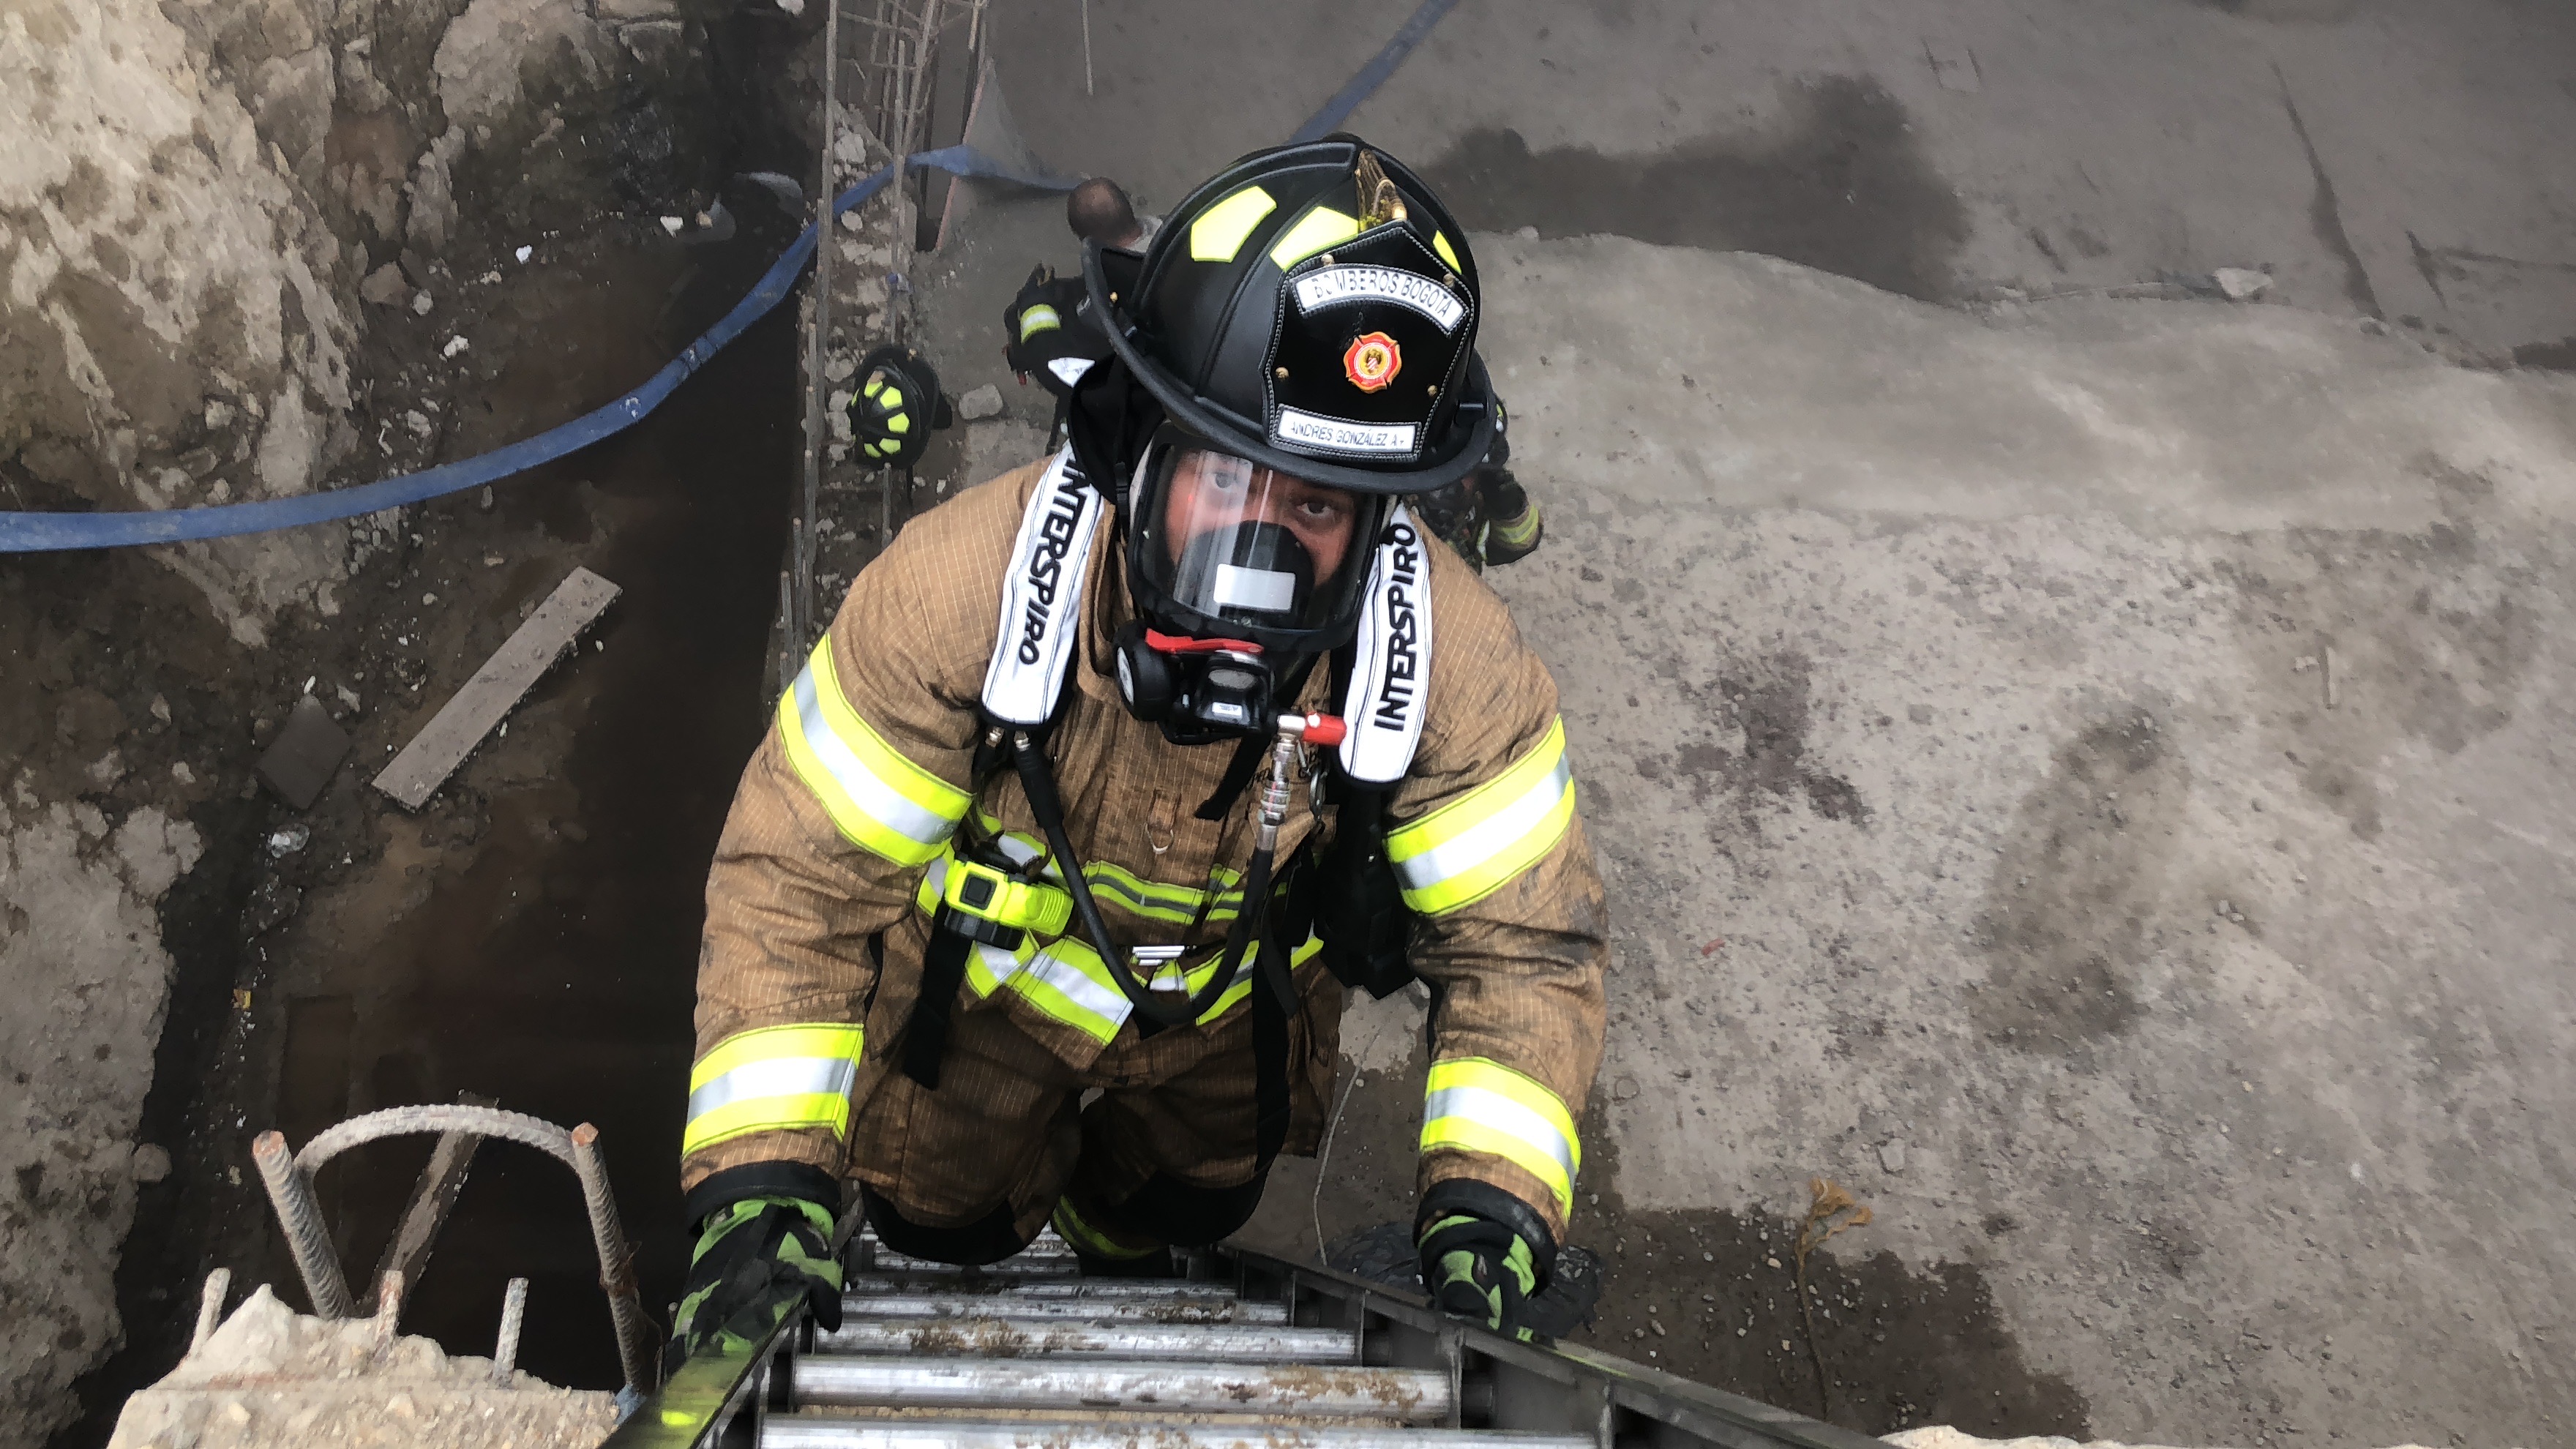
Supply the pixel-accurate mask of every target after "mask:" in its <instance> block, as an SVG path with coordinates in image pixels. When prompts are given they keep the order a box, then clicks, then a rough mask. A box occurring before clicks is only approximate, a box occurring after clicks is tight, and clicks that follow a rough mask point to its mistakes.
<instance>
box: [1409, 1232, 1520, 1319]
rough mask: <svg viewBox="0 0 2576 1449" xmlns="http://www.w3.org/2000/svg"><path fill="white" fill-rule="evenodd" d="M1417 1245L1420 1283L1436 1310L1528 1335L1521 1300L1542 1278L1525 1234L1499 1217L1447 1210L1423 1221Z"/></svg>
mask: <svg viewBox="0 0 2576 1449" xmlns="http://www.w3.org/2000/svg"><path fill="white" fill-rule="evenodd" d="M1420 1245H1421V1252H1422V1283H1423V1286H1424V1287H1426V1288H1428V1289H1430V1290H1431V1301H1432V1302H1433V1303H1434V1304H1436V1305H1437V1306H1438V1307H1439V1309H1440V1311H1441V1312H1443V1313H1454V1314H1456V1315H1458V1316H1459V1317H1461V1318H1464V1319H1468V1320H1470V1321H1473V1322H1477V1323H1481V1324H1483V1325H1485V1326H1486V1327H1487V1328H1490V1329H1492V1330H1494V1331H1495V1332H1497V1333H1508V1334H1512V1335H1513V1336H1515V1337H1519V1338H1527V1337H1529V1336H1530V1332H1529V1329H1528V1328H1526V1327H1524V1326H1523V1325H1522V1322H1521V1306H1522V1305H1523V1304H1524V1303H1526V1302H1527V1301H1528V1300H1530V1299H1532V1298H1534V1297H1536V1296H1538V1291H1539V1287H1540V1284H1541V1282H1542V1279H1541V1277H1540V1274H1539V1267H1538V1259H1537V1256H1536V1255H1535V1254H1533V1253H1532V1252H1531V1251H1530V1245H1529V1240H1528V1239H1526V1238H1523V1237H1522V1236H1521V1235H1520V1234H1518V1233H1516V1232H1513V1231H1512V1230H1511V1229H1510V1228H1507V1227H1505V1226H1503V1225H1502V1224H1501V1223H1498V1222H1494V1221H1491V1220H1489V1219H1486V1218H1480V1217H1477V1216H1475V1215H1473V1214H1471V1213H1451V1214H1449V1215H1448V1216H1446V1217H1441V1218H1436V1219H1434V1220H1433V1221H1431V1222H1429V1223H1427V1224H1425V1225H1424V1226H1423V1228H1422V1236H1421V1238H1420Z"/></svg>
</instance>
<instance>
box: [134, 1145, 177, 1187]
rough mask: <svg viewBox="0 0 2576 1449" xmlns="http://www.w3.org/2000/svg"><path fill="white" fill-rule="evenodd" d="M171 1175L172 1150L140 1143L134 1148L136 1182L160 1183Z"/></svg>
mask: <svg viewBox="0 0 2576 1449" xmlns="http://www.w3.org/2000/svg"><path fill="white" fill-rule="evenodd" d="M169 1175H170V1149H168V1148H166V1147H156V1146H154V1145H152V1144H151V1143H149V1142H139V1143H136V1144H135V1147H134V1180H135V1181H136V1182H159V1181H161V1180H162V1179H164V1178H166V1177H168V1176H169Z"/></svg>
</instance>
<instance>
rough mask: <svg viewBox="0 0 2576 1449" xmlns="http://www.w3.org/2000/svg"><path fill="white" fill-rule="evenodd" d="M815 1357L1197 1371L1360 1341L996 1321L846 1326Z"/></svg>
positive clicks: (1282, 1359) (1334, 1334)
mask: <svg viewBox="0 0 2576 1449" xmlns="http://www.w3.org/2000/svg"><path fill="white" fill-rule="evenodd" d="M814 1346H815V1349H816V1350H817V1351H818V1352H821V1353H863V1354H920V1355H923V1356H926V1357H941V1358H958V1357H968V1356H972V1357H983V1358H1035V1357H1056V1358H1132V1359H1147V1358H1152V1359H1196V1360H1198V1361H1200V1362H1203V1363H1312V1364H1346V1363H1352V1362H1355V1361H1357V1359H1358V1358H1359V1335H1358V1334H1355V1333H1353V1332H1351V1331H1350V1330H1348V1329H1342V1328H1288V1327H1285V1326H1275V1325H1268V1324H1248V1323H1160V1322H1143V1323H1081V1322H1070V1321H1068V1322H1058V1323H1031V1322H1028V1321H1026V1320H1022V1321H1020V1322H1016V1323H1014V1322H1011V1321H1008V1320H1004V1319H1000V1318H990V1317H987V1318H967V1317H957V1316H951V1317H945V1318H942V1317H920V1318H880V1317H875V1316H870V1317H867V1318H851V1319H848V1320H845V1321H844V1322H843V1323H842V1326H841V1327H840V1328H838V1329H836V1330H834V1331H832V1332H829V1333H824V1334H821V1335H819V1336H818V1337H817V1338H816V1340H815V1345H814Z"/></svg>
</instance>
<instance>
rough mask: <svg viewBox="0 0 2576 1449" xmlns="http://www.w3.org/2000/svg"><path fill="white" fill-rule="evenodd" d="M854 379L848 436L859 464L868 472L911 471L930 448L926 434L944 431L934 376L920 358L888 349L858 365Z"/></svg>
mask: <svg viewBox="0 0 2576 1449" xmlns="http://www.w3.org/2000/svg"><path fill="white" fill-rule="evenodd" d="M857 377H858V386H857V387H856V388H854V389H853V390H852V391H851V393H850V431H851V432H852V434H854V435H855V440H856V442H857V444H858V450H859V454H858V455H859V460H860V461H861V462H863V463H866V464H867V465H869V466H871V467H881V468H909V467H911V466H912V465H913V464H914V463H915V462H916V461H918V460H919V459H920V457H921V450H922V449H924V448H926V447H929V446H930V431H931V429H933V428H940V427H946V426H947V425H948V419H947V417H946V416H945V415H944V414H945V410H946V406H947V405H946V404H945V403H943V402H942V401H941V400H940V396H939V374H938V373H936V372H933V371H932V370H931V367H930V361H929V359H927V358H925V357H923V356H922V355H921V354H920V353H918V352H916V351H914V350H913V349H911V348H909V347H900V346H897V345H895V344H893V343H888V344H887V345H885V346H883V347H879V348H877V349H875V350H874V351H872V352H870V353H869V354H868V355H867V356H865V357H863V358H860V359H859V370H858V373H857Z"/></svg>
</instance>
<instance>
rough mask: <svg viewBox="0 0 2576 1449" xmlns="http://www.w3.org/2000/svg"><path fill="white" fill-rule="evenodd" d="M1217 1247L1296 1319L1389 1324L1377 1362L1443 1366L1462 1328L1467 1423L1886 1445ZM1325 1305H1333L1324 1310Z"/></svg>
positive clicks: (1628, 1439)
mask: <svg viewBox="0 0 2576 1449" xmlns="http://www.w3.org/2000/svg"><path fill="white" fill-rule="evenodd" d="M1220 1251H1221V1252H1223V1253H1226V1254H1228V1255H1230V1256H1232V1257H1234V1258H1235V1259H1236V1260H1237V1262H1238V1263H1239V1264H1240V1265H1241V1272H1242V1277H1243V1284H1244V1288H1243V1293H1244V1296H1245V1297H1246V1298H1254V1297H1259V1296H1278V1297H1285V1298H1288V1299H1289V1300H1290V1301H1291V1302H1292V1304H1293V1305H1294V1308H1293V1311H1292V1317H1293V1320H1294V1321H1296V1322H1300V1323H1306V1322H1313V1323H1321V1324H1336V1325H1340V1324H1342V1323H1343V1319H1342V1317H1341V1312H1342V1306H1343V1305H1346V1306H1347V1308H1348V1310H1349V1311H1351V1312H1365V1313H1368V1314H1369V1315H1371V1316H1372V1317H1374V1318H1376V1319H1377V1320H1378V1321H1379V1322H1380V1323H1382V1324H1384V1325H1385V1326H1384V1327H1383V1328H1377V1327H1372V1328H1371V1330H1370V1331H1369V1333H1368V1335H1367V1337H1368V1340H1369V1346H1370V1357H1371V1358H1372V1359H1374V1358H1377V1357H1378V1356H1379V1353H1380V1351H1381V1350H1380V1344H1381V1343H1382V1342H1383V1343H1385V1344H1386V1345H1387V1346H1388V1351H1389V1357H1388V1360H1387V1361H1388V1362H1389V1363H1390V1364H1391V1365H1396V1366H1405V1367H1421V1368H1438V1367H1441V1366H1443V1364H1444V1363H1445V1359H1443V1358H1442V1357H1440V1356H1439V1352H1440V1349H1439V1346H1440V1344H1441V1343H1442V1341H1443V1339H1444V1338H1445V1337H1446V1336H1447V1335H1448V1334H1451V1333H1455V1334H1458V1335H1459V1339H1458V1341H1459V1343H1460V1345H1461V1350H1462V1353H1463V1357H1464V1363H1463V1368H1464V1371H1465V1377H1466V1379H1467V1381H1468V1382H1467V1385H1466V1386H1465V1392H1464V1393H1463V1394H1462V1396H1461V1400H1460V1401H1461V1402H1462V1403H1464V1404H1466V1405H1468V1406H1469V1407H1471V1408H1474V1409H1479V1410H1484V1411H1485V1413H1486V1414H1489V1415H1490V1417H1489V1418H1485V1421H1484V1422H1475V1420H1474V1418H1471V1421H1470V1427H1474V1428H1490V1429H1507V1430H1537V1431H1541V1432H1547V1433H1557V1434H1563V1433H1568V1432H1573V1433H1591V1434H1595V1435H1596V1437H1598V1438H1600V1439H1602V1440H1603V1441H1604V1442H1602V1443H1601V1445H1600V1449H1886V1446H1885V1445H1884V1444H1883V1443H1881V1441H1879V1440H1877V1439H1875V1438H1872V1437H1870V1436H1869V1435H1867V1434H1863V1433H1861V1432H1859V1431H1858V1430H1855V1429H1845V1428H1841V1427H1838V1426H1836V1425H1833V1424H1828V1423H1825V1422H1823V1421H1821V1420H1818V1419H1810V1418H1808V1417H1806V1416H1805V1415H1803V1414H1797V1413H1793V1412H1791V1411H1789V1410H1787V1409H1782V1408H1777V1407H1775V1406H1773V1405H1770V1404H1765V1403H1763V1402H1761V1401H1760V1400H1758V1399H1751V1398H1747V1397H1745V1396H1743V1395H1741V1394H1731V1393H1728V1392H1726V1391H1725V1390H1723V1389H1715V1388H1711V1387H1709V1386H1708V1385H1706V1384H1699V1383H1693V1382H1691V1381H1690V1380H1688V1379H1684V1378H1680V1377H1677V1376H1675V1375H1672V1374H1668V1373H1665V1372H1663V1371H1662V1370H1660V1369H1656V1368H1650V1367H1648V1366H1647V1365H1644V1364H1640V1363H1636V1362H1633V1361H1631V1360H1628V1359H1624V1358H1620V1357H1618V1356H1617V1355H1615V1354H1607V1353H1602V1352H1600V1351H1598V1350H1596V1349H1591V1348H1586V1347H1583V1346H1581V1345H1578V1344H1566V1343H1559V1344H1539V1343H1522V1342H1518V1341H1516V1340H1513V1339H1509V1338H1505V1337H1503V1336H1502V1335H1501V1334H1498V1333H1492V1332H1489V1331H1487V1330H1485V1329H1483V1328H1479V1327H1475V1326H1473V1325H1470V1324H1466V1323H1464V1322H1462V1321H1460V1320H1458V1319H1455V1318H1452V1317H1449V1316H1448V1315H1446V1314H1443V1313H1441V1312H1439V1311H1438V1310H1437V1309H1434V1308H1433V1307H1432V1306H1431V1302H1430V1300H1429V1299H1428V1298H1425V1297H1423V1296H1422V1295H1420V1294H1417V1293H1408V1292H1406V1291H1404V1290H1402V1289H1399V1288H1395V1287H1392V1286H1390V1285H1388V1284H1385V1283H1379V1282H1375V1281H1372V1280H1370V1279H1366V1278H1360V1277H1356V1276H1354V1275H1352V1274H1348V1273H1342V1272H1338V1271H1336V1270H1334V1269H1331V1268H1321V1267H1313V1266H1309V1265H1305V1264H1298V1263H1289V1262H1286V1261H1284V1260H1282V1259H1279V1258H1275V1257H1272V1256H1270V1255H1269V1254H1266V1253H1261V1252H1258V1251H1255V1250H1253V1249H1249V1248H1238V1247H1235V1246H1232V1245H1230V1244H1229V1245H1227V1246H1225V1247H1224V1248H1222V1249H1220ZM1326 1301H1331V1302H1333V1303H1334V1304H1335V1305H1336V1307H1335V1309H1334V1310H1332V1311H1330V1312H1327V1310H1326V1309H1325V1307H1324V1304H1325V1302H1326ZM1605 1410H1606V1412H1604V1411H1605ZM1475 1417H1478V1418H1484V1417H1485V1416H1484V1415H1478V1416H1475Z"/></svg>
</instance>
